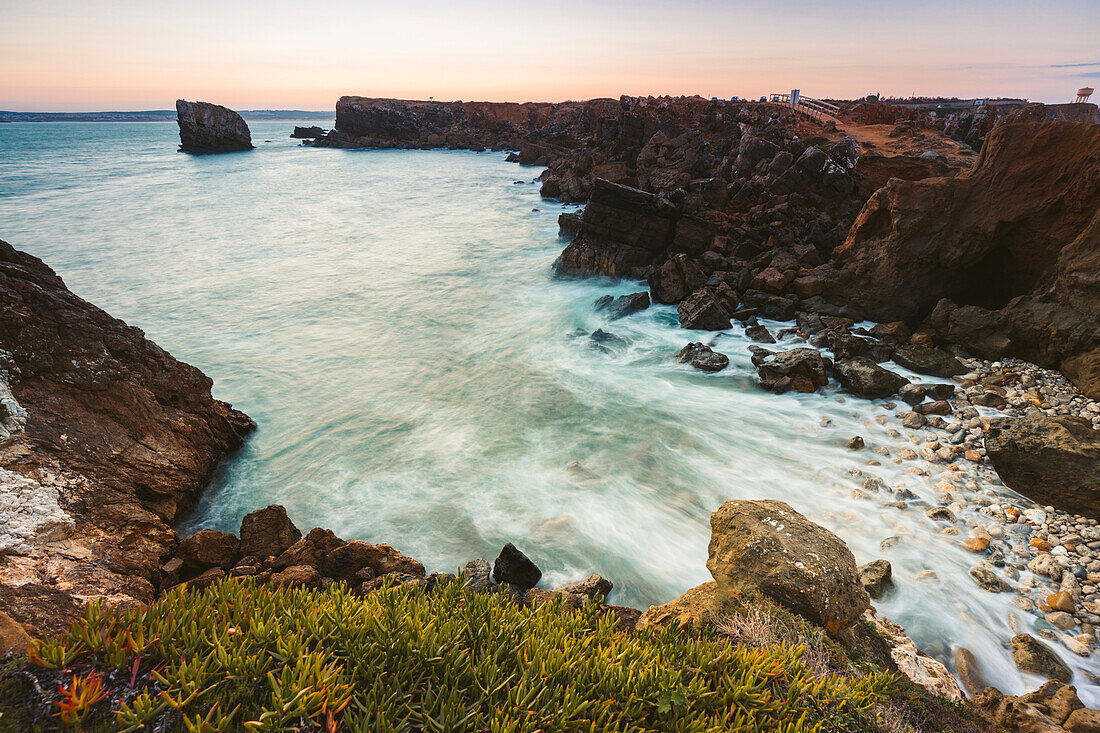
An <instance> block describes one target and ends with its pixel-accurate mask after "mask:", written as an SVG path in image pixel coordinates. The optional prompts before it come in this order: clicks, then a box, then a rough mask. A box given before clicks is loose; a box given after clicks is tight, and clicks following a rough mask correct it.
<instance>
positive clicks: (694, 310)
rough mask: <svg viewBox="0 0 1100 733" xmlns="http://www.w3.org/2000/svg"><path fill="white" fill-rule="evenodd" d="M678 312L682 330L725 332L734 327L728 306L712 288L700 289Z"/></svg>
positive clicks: (684, 302)
mask: <svg viewBox="0 0 1100 733" xmlns="http://www.w3.org/2000/svg"><path fill="white" fill-rule="evenodd" d="M676 311H677V313H678V314H679V316H680V328H691V329H698V330H702V331H723V330H725V329H727V328H730V327H731V326H732V325H733V323H732V322H731V321H730V314H729V312H728V311H727V310H726V306H725V305H724V304H723V303H722V301H721V300H720V299H719V298H718V295H717V294H716V293H715V292H714V291H712V290H711V289H710V288H699V289H698V290H696V291H695V292H694V293H692V294H691V295H689V296H688V297H686V298H684V300H683V301H682V302H681V303H680V305H679V306H678V307H677V309H676Z"/></svg>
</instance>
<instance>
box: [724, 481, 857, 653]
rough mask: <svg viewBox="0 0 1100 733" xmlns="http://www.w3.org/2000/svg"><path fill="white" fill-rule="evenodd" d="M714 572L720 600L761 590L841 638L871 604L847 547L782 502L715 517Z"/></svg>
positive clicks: (736, 507)
mask: <svg viewBox="0 0 1100 733" xmlns="http://www.w3.org/2000/svg"><path fill="white" fill-rule="evenodd" d="M709 550H710V559H709V560H708V561H707V569H709V570H710V572H711V575H712V576H714V579H715V581H716V582H717V584H718V585H717V591H718V593H719V594H720V595H725V594H729V593H735V592H746V591H747V592H759V593H761V594H762V595H764V596H765V597H767V598H770V599H771V600H773V601H775V602H776V603H778V604H780V605H781V606H784V607H786V608H788V609H789V610H791V611H793V612H794V613H797V614H799V615H801V616H803V617H805V618H806V619H807V620H809V621H811V622H812V623H815V624H817V625H819V626H822V627H823V628H824V629H825V630H826V631H828V632H829V633H830V634H834V635H835V634H838V633H839V632H840V631H842V630H843V629H846V628H848V627H849V626H851V625H852V624H854V623H855V622H856V620H857V619H858V618H859V616H860V615H861V614H862V613H863V612H864V611H865V610H866V609H867V608H869V606H870V599H869V598H868V595H867V592H866V591H865V590H864V589H863V585H862V583H861V582H860V576H859V573H858V571H857V570H856V564H855V559H854V558H853V557H852V553H851V551H850V550H849V549H848V547H847V545H845V544H844V542H843V541H842V540H841V539H840V538H839V537H837V536H836V535H834V534H833V533H832V532H830V531H829V530H827V529H825V528H824V527H821V526H819V525H817V524H814V523H813V522H811V521H809V520H808V519H806V518H805V517H803V516H802V515H801V514H799V513H798V512H796V511H795V510H794V509H792V508H791V506H790V505H788V504H786V503H784V502H781V501H771V500H761V501H727V502H726V503H724V504H723V505H722V506H721V507H720V508H719V509H718V510H717V511H715V512H714V513H713V514H711V540H710V548H709Z"/></svg>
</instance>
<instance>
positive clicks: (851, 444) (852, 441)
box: [844, 435, 864, 450]
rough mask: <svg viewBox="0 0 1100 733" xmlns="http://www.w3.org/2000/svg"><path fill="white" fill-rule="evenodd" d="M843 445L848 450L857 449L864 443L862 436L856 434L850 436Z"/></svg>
mask: <svg viewBox="0 0 1100 733" xmlns="http://www.w3.org/2000/svg"><path fill="white" fill-rule="evenodd" d="M844 445H845V447H847V448H848V450H859V449H860V448H862V447H863V445H864V444H863V438H862V437H860V436H858V435H855V436H852V437H851V438H848V442H847V443H845V444H844Z"/></svg>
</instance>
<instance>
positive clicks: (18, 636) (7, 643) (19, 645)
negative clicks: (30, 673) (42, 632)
mask: <svg viewBox="0 0 1100 733" xmlns="http://www.w3.org/2000/svg"><path fill="white" fill-rule="evenodd" d="M30 644H31V636H30V634H28V633H27V630H26V629H24V628H23V625H22V624H20V623H19V622H18V621H16V620H15V619H13V618H12V617H11V616H9V615H8V614H6V613H4V612H3V611H0V659H2V658H3V657H4V656H6V655H8V654H22V653H23V652H25V651H27V647H28V646H30Z"/></svg>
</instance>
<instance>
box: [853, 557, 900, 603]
mask: <svg viewBox="0 0 1100 733" xmlns="http://www.w3.org/2000/svg"><path fill="white" fill-rule="evenodd" d="M858 569H859V582H860V583H861V584H862V585H863V590H865V591H867V595H869V596H870V597H871V598H875V599H877V598H882V596H883V594H885V593H886V591H888V590H890V589H891V588H893V587H894V580H893V569H892V568H891V567H890V561H889V560H874V561H872V562H869V563H867V564H866V565H860V566H859V568H858Z"/></svg>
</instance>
